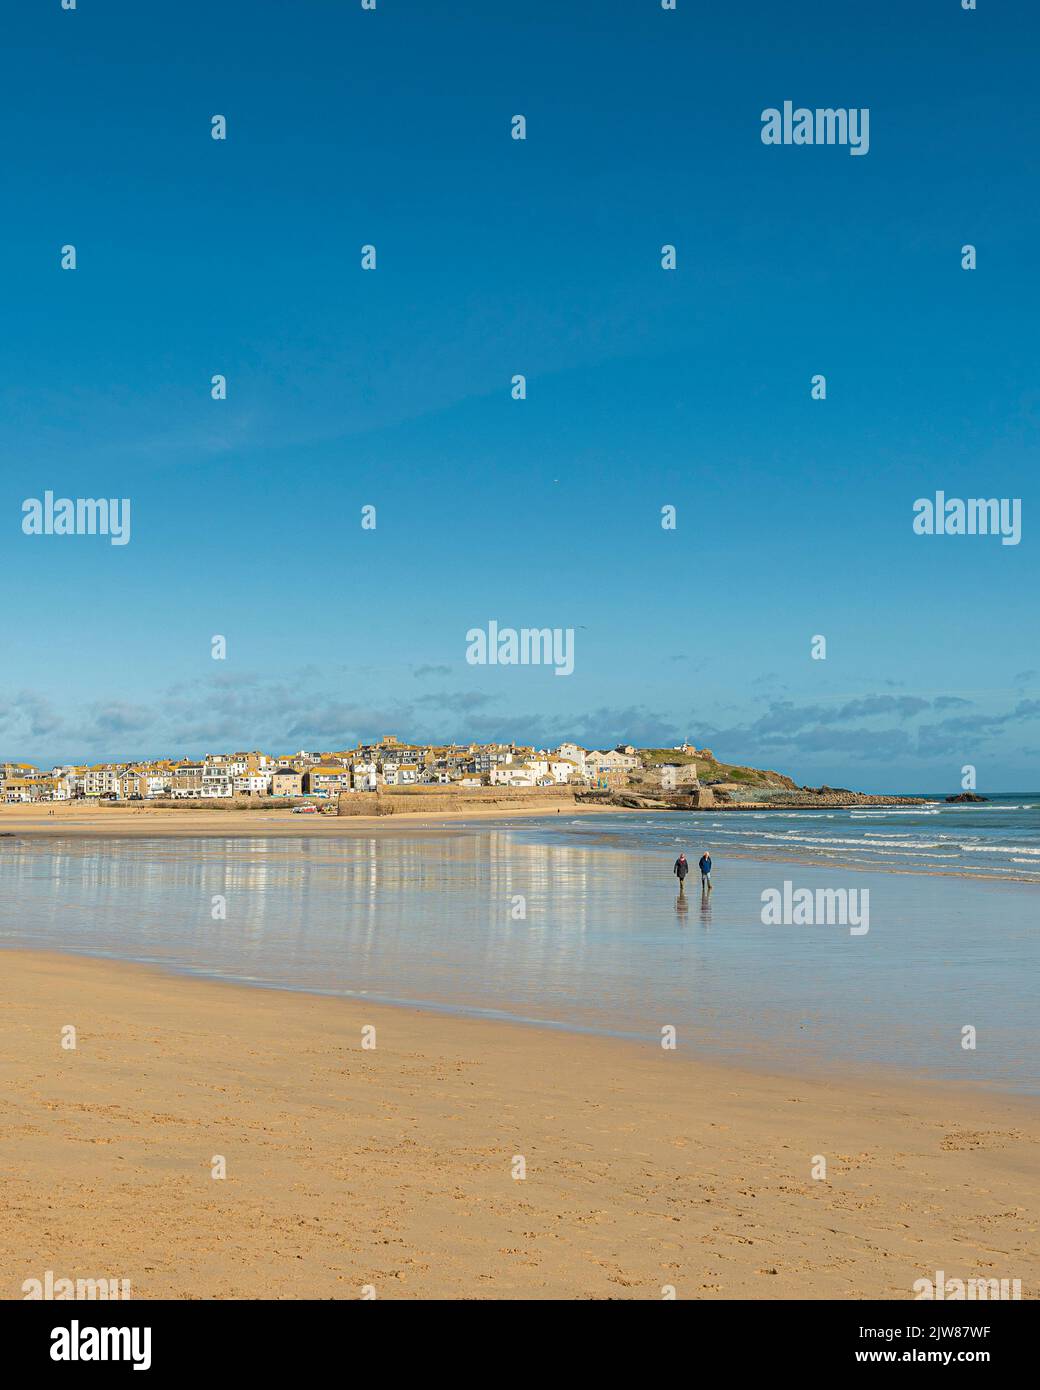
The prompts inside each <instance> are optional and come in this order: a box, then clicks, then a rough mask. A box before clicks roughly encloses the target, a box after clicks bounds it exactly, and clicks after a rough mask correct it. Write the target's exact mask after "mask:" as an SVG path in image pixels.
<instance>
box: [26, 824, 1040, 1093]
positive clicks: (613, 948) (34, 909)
mask: <svg viewBox="0 0 1040 1390" xmlns="http://www.w3.org/2000/svg"><path fill="white" fill-rule="evenodd" d="M673 859H674V852H672V850H671V849H670V850H669V853H668V855H661V854H658V853H650V852H633V851H632V849H631V848H630V849H629V850H628V851H627V852H626V851H625V850H624V849H622V848H621V847H620V846H619V845H618V843H617V837H616V836H610V837H607V836H602V835H597V834H595V833H594V832H590V833H589V834H588V836H587V838H586V837H582V838H581V839H580V840H579V841H578V842H577V843H575V842H574V837H573V836H569V835H568V834H567V833H563V834H561V833H559V830H558V829H557V827H556V826H542V827H539V826H538V825H536V824H534V823H532V822H526V823H524V824H522V825H521V824H519V823H513V824H508V825H503V824H495V825H494V826H489V825H481V824H472V825H469V826H459V825H453V826H452V827H451V828H450V829H442V828H431V829H430V830H429V832H428V833H415V832H413V833H410V834H402V835H393V834H385V833H384V834H380V835H379V836H356V837H343V838H335V839H326V838H315V837H311V838H308V837H301V838H299V839H289V838H275V837H271V838H250V839H245V838H243V839H238V840H220V839H207V838H199V839H186V838H178V839H176V840H173V839H158V838H157V839H147V838H135V839H96V840H91V839H72V838H70V839H66V840H62V839H58V838H41V839H39V840H22V841H18V840H7V841H4V842H3V845H2V848H0V870H2V872H3V882H4V891H3V894H2V895H0V940H2V942H3V944H5V945H9V946H26V947H48V948H55V949H61V950H68V951H78V952H83V953H87V954H92V955H102V956H113V957H118V958H125V959H130V960H136V961H141V962H146V963H153V964H158V965H162V966H165V967H167V968H171V969H175V970H179V971H184V972H188V973H191V974H198V975H205V976H213V977H216V978H220V979H225V980H231V981H238V982H243V983H251V984H263V985H270V986H274V987H279V988H285V989H297V990H309V991H315V992H322V993H330V994H341V995H344V996H349V997H364V998H369V999H372V1000H373V1001H377V1002H387V1003H407V1004H413V1005H417V1006H421V1007H426V1008H433V1009H440V1010H448V1011H457V1012H463V1013H472V1014H478V1015H483V1016H489V1017H508V1018H513V1019H518V1020H523V1021H528V1022H538V1023H541V1024H548V1025H551V1026H556V1027H561V1028H567V1029H571V1030H579V1031H592V1032H609V1033H614V1034H617V1035H621V1036H632V1037H639V1038H646V1039H653V1038H656V1037H658V1036H659V1034H660V1028H661V1026H662V1024H670V1025H674V1026H675V1027H676V1029H677V1033H678V1040H679V1047H680V1049H683V1050H687V1051H693V1052H696V1053H698V1054H699V1055H703V1056H708V1057H713V1056H714V1057H718V1058H727V1057H729V1058H733V1057H741V1056H743V1057H747V1058H748V1059H754V1060H761V1059H763V1058H768V1059H769V1061H770V1063H771V1064H773V1065H776V1066H780V1067H784V1066H787V1065H792V1064H793V1065H797V1066H804V1065H810V1066H816V1065H819V1066H826V1065H827V1064H829V1063H832V1062H841V1063H842V1064H843V1065H846V1066H847V1065H848V1064H850V1063H851V1064H854V1063H856V1062H862V1063H882V1064H888V1065H892V1066H896V1067H901V1068H910V1069H918V1070H921V1071H924V1072H926V1073H929V1074H932V1075H936V1076H940V1077H950V1078H953V1077H960V1078H964V1077H970V1079H972V1080H974V1081H989V1082H992V1083H996V1084H1001V1085H1009V1086H1013V1087H1017V1088H1021V1089H1026V1090H1036V1089H1040V1087H1038V1086H1037V1084H1036V1081H1035V1068H1033V1067H1032V1066H1031V1064H1030V1062H1029V1055H1030V1047H1029V1043H1028V1038H1029V1028H1030V1023H1029V1013H1030V1003H1029V998H1028V989H1027V985H1026V982H1027V981H1028V980H1029V979H1031V978H1033V977H1034V972H1035V967H1036V959H1035V953H1036V947H1035V945H1034V944H1033V942H1034V941H1035V933H1033V932H1031V931H1029V930H1027V927H1028V922H1029V919H1030V915H1031V913H1032V897H1033V890H1032V889H1031V888H1030V887H1028V886H1026V885H1021V884H1015V883H1002V884H995V883H992V882H990V883H987V882H983V881H970V880H963V879H961V880H958V879H954V878H949V879H945V878H936V877H933V876H927V877H926V876H914V875H890V874H883V873H881V874H871V875H870V879H871V883H870V888H871V902H872V920H871V931H870V934H869V936H867V937H864V938H862V939H852V940H850V937H849V934H848V933H847V932H841V931H838V930H836V929H833V928H831V929H828V928H827V927H825V926H819V927H792V926H765V925H763V923H762V920H761V893H762V890H763V889H764V888H767V887H770V886H775V885H776V884H777V883H778V882H779V881H780V879H778V877H777V875H778V874H780V878H781V879H782V872H783V871H782V869H781V868H780V866H779V865H775V864H769V863H764V862H755V861H751V860H726V859H724V858H719V857H716V863H715V874H714V877H715V892H714V893H713V894H708V893H705V892H703V891H702V890H701V888H700V886H699V885H698V884H693V883H687V885H686V888H685V891H684V892H683V893H682V894H680V895H679V896H678V897H677V895H676V888H675V879H674V877H672V876H671V865H672V860H673ZM801 879H804V881H805V883H806V884H807V885H808V886H810V887H812V886H822V887H830V886H834V885H835V884H836V883H838V882H839V881H841V882H844V881H846V880H847V873H846V874H845V875H844V877H843V876H842V875H841V872H840V871H839V870H837V869H836V868H834V867H829V866H827V867H821V866H817V867H809V866H807V867H806V868H805V869H804V870H802V871H801ZM800 881H801V880H800ZM980 921H982V922H985V923H986V924H987V926H986V932H985V933H980V931H979V922H980ZM967 988H970V997H971V1001H972V1008H971V1013H972V1017H971V1019H970V1020H968V1021H970V1022H971V1023H972V1024H973V1025H974V1026H976V1027H977V1028H978V1030H979V1032H980V1034H984V1035H985V1037H986V1043H987V1045H986V1048H985V1049H981V1050H978V1051H976V1052H968V1053H966V1052H964V1051H962V1050H961V1049H960V1047H959V1046H952V1047H951V1045H950V1037H951V1036H953V1035H954V1034H955V1033H956V1032H957V1030H959V1029H960V1027H961V1025H962V1023H963V1022H964V1021H965V1017H966V1015H965V1016H964V1017H962V1015H964V1007H963V1006H962V1002H961V1000H962V994H963V991H964V990H965V989H967Z"/></svg>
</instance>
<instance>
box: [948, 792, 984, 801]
mask: <svg viewBox="0 0 1040 1390" xmlns="http://www.w3.org/2000/svg"><path fill="white" fill-rule="evenodd" d="M946 800H947V801H988V800H989V797H988V796H979V795H978V794H977V793H976V792H961V794H960V795H959V796H948V797H947V798H946Z"/></svg>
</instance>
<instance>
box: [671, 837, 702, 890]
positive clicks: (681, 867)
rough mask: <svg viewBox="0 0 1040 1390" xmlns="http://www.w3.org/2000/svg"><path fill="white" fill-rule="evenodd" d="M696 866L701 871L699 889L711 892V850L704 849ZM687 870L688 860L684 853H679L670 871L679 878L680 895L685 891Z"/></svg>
mask: <svg viewBox="0 0 1040 1390" xmlns="http://www.w3.org/2000/svg"><path fill="white" fill-rule="evenodd" d="M697 867H698V869H700V871H701V891H702V892H704V893H710V892H711V850H709V849H706V850H705V851H704V853H703V854H702V855H701V857H700V860H699V862H698V864H697ZM689 872H690V861H689V860H688V859H687V858H686V855H685V854H680V855H679V858H678V859H677V860H676V861H675V867H674V868H673V869H672V873H674V874H675V876H676V878H677V879H678V880H679V894H680V896H681V895H682V894H683V893H685V891H686V875H687V874H688V873H689Z"/></svg>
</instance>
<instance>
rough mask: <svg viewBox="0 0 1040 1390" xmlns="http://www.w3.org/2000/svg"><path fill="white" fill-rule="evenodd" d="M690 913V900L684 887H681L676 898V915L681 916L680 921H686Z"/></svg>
mask: <svg viewBox="0 0 1040 1390" xmlns="http://www.w3.org/2000/svg"><path fill="white" fill-rule="evenodd" d="M689 914H690V900H689V898H688V897H687V896H686V894H685V893H684V892H683V890H682V887H680V888H679V896H678V897H677V898H676V900H675V915H676V916H677V917H678V918H679V921H680V922H685V921H686V918H687V917H688V916H689Z"/></svg>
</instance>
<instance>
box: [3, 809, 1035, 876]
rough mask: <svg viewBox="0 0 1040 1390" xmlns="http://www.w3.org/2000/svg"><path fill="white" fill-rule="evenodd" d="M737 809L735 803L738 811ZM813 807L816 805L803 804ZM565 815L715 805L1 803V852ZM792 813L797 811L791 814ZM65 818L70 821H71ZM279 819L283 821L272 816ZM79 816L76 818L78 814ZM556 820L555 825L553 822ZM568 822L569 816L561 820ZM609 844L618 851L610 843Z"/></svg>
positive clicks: (855, 865) (830, 861)
mask: <svg viewBox="0 0 1040 1390" xmlns="http://www.w3.org/2000/svg"><path fill="white" fill-rule="evenodd" d="M734 809H736V808H731V810H734ZM804 809H806V810H813V809H818V808H809V807H807V808H804ZM554 812H555V813H557V814H559V815H563V816H566V817H567V818H568V819H570V818H571V817H572V816H586V815H588V816H602V815H617V816H624V817H629V816H641V815H642V816H646V815H654V814H656V815H668V814H671V815H690V816H704V815H711V814H713V812H712V811H710V810H685V809H683V810H672V811H668V812H664V811H657V812H654V811H649V810H644V809H640V808H636V807H619V806H603V805H586V804H577V805H568V806H567V807H562V808H561V807H560V806H559V804H558V803H557V802H549V803H546V804H545V805H541V804H539V805H537V806H524V805H521V806H520V807H518V808H513V809H508V810H507V809H505V808H504V807H500V806H496V807H484V808H480V807H474V808H472V809H469V810H465V811H414V812H412V811H409V812H402V813H399V814H396V815H391V816H323V815H314V816H296V817H293V818H292V819H291V820H290V817H291V816H292V813H291V812H290V811H285V812H279V811H241V812H240V811H196V810H195V809H194V807H192V808H191V809H190V810H184V811H179V810H178V811H169V810H151V811H140V810H135V811H130V810H126V811H123V810H115V811H97V810H94V809H93V808H87V809H85V810H82V811H81V810H75V811H65V812H64V815H63V814H62V813H60V812H59V813H58V814H56V815H55V816H54V817H53V818H51V817H41V816H40V814H39V813H38V812H37V813H35V814H33V813H30V811H29V810H28V809H27V808H26V807H24V806H19V805H16V806H0V854H2V852H3V845H4V841H5V840H10V841H13V842H18V841H19V840H22V839H24V840H34V839H47V838H54V839H61V838H65V837H67V838H69V839H99V840H103V839H114V840H115V839H128V840H134V839H147V838H155V839H164V838H170V839H176V838H183V839H196V838H198V839H221V838H223V839H227V840H234V839H247V838H256V837H263V836H270V837H273V838H279V839H289V838H297V839H307V838H310V837H313V836H319V837H322V838H334V837H336V836H342V837H344V838H348V839H349V838H357V837H360V836H362V835H364V836H366V837H372V836H376V835H377V836H380V837H382V836H387V835H394V834H402V835H408V834H430V833H434V832H436V831H438V830H452V829H458V828H460V827H463V828H464V827H465V826H466V824H467V822H472V821H481V822H483V821H496V820H513V819H515V818H518V817H520V818H532V817H538V816H542V817H545V818H546V819H547V820H548V818H549V817H551V816H553V814H554ZM792 814H793V813H792ZM64 816H68V817H69V818H70V819H68V820H66V819H65V818H64ZM276 817H278V819H275V818H276ZM73 818H74V819H73ZM550 823H552V822H550ZM561 824H566V821H564V822H561ZM608 848H618V849H619V850H620V847H614V846H608ZM726 858H729V859H739V860H744V861H751V862H756V863H762V864H774V863H776V864H800V865H804V866H805V867H807V868H817V869H835V868H838V869H855V870H856V872H857V873H859V872H860V871H862V872H864V873H890V874H908V875H915V876H916V875H920V876H922V877H929V878H956V879H967V880H969V881H971V882H974V883H997V884H1000V883H1015V884H1028V885H1030V886H1033V887H1035V886H1036V884H1037V880H1036V879H1035V878H1028V877H1025V876H1019V875H1017V874H1011V873H1009V874H1005V875H1001V876H999V877H998V876H997V875H995V874H992V873H989V874H985V873H968V872H966V871H964V870H948V869H927V868H917V867H912V866H907V865H891V864H865V863H860V862H857V861H854V860H853V859H852V858H848V859H845V858H841V859H839V858H837V857H834V858H823V857H814V856H812V855H810V854H797V855H795V854H784V853H782V852H781V851H780V850H779V849H778V850H776V851H773V852H771V853H765V852H764V851H756V852H755V853H749V852H748V851H747V850H744V849H727V851H726Z"/></svg>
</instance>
